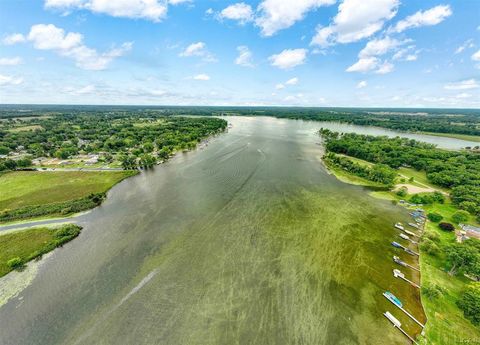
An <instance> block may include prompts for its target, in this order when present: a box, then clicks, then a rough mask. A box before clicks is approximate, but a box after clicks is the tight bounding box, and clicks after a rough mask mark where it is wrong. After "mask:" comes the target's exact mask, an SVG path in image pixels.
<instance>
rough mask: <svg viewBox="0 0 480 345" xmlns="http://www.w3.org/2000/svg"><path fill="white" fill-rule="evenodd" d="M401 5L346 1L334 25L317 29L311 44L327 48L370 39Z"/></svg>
mask: <svg viewBox="0 0 480 345" xmlns="http://www.w3.org/2000/svg"><path fill="white" fill-rule="evenodd" d="M399 4H400V1H399V0H344V1H343V2H342V3H340V5H339V6H338V13H337V15H336V16H335V18H334V19H333V23H332V24H330V25H329V26H327V27H319V28H317V33H316V35H315V36H314V37H313V39H312V41H311V44H313V45H319V46H322V47H326V46H329V45H333V44H335V43H350V42H356V41H359V40H361V39H363V38H367V37H370V36H372V35H373V34H374V33H376V32H377V31H379V30H380V29H381V28H382V27H383V24H384V23H385V21H387V20H390V19H392V18H393V17H394V16H395V15H396V14H397V9H398V6H399Z"/></svg>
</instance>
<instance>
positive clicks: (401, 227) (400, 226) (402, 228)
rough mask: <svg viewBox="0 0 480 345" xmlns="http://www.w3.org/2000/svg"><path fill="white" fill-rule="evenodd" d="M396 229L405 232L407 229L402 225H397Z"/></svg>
mask: <svg viewBox="0 0 480 345" xmlns="http://www.w3.org/2000/svg"><path fill="white" fill-rule="evenodd" d="M395 227H396V228H397V229H400V230H402V231H403V230H405V228H404V227H403V225H402V223H395Z"/></svg>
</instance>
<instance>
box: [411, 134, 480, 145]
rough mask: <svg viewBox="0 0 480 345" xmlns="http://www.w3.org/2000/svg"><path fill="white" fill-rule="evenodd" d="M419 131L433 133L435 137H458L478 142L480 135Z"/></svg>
mask: <svg viewBox="0 0 480 345" xmlns="http://www.w3.org/2000/svg"><path fill="white" fill-rule="evenodd" d="M420 133H421V134H427V135H433V136H436V137H446V138H454V139H460V140H468V141H475V142H479V143H480V137H479V136H478V135H468V134H456V133H433V132H420Z"/></svg>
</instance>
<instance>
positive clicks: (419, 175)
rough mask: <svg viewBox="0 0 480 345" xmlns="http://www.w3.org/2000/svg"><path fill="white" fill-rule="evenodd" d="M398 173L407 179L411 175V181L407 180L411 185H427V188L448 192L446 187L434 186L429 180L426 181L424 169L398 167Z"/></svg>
mask: <svg viewBox="0 0 480 345" xmlns="http://www.w3.org/2000/svg"><path fill="white" fill-rule="evenodd" d="M398 173H399V174H400V175H401V176H402V177H405V178H406V179H407V180H408V179H409V178H411V177H413V182H409V183H411V184H413V185H417V186H419V187H428V188H432V189H436V190H438V191H441V192H448V189H447V188H443V187H440V186H436V185H434V184H432V183H431V182H430V181H428V179H427V174H426V173H425V171H418V170H415V169H412V168H404V167H401V168H399V169H398Z"/></svg>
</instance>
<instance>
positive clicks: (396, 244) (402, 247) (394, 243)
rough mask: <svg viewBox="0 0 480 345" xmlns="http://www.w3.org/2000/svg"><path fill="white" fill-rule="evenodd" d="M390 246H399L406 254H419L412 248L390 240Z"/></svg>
mask: <svg viewBox="0 0 480 345" xmlns="http://www.w3.org/2000/svg"><path fill="white" fill-rule="evenodd" d="M392 246H394V247H395V248H401V249H403V250H404V251H406V252H407V253H408V254H410V255H416V256H420V254H418V253H416V252H414V251H413V250H411V249H410V248H407V247H405V246H402V245H401V244H400V243H398V242H395V241H394V242H392Z"/></svg>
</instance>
